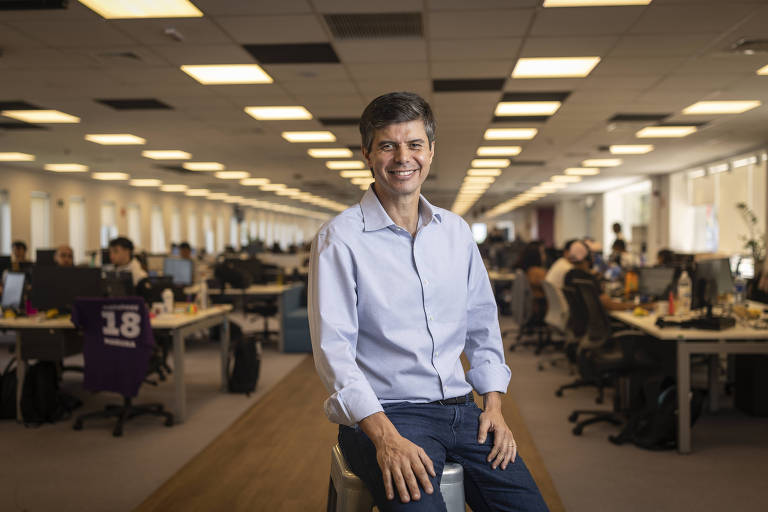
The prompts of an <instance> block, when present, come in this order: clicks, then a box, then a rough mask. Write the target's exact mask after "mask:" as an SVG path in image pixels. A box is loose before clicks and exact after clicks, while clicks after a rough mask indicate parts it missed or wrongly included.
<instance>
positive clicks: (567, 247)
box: [563, 238, 579, 251]
mask: <svg viewBox="0 0 768 512" xmlns="http://www.w3.org/2000/svg"><path fill="white" fill-rule="evenodd" d="M578 241H579V239H578V238H571V239H570V240H568V241H567V242H565V245H564V246H563V249H564V250H566V251H568V250H570V248H571V246H572V245H573V242H578Z"/></svg>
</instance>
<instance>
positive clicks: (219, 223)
mask: <svg viewBox="0 0 768 512" xmlns="http://www.w3.org/2000/svg"><path fill="white" fill-rule="evenodd" d="M225 225H226V224H225V223H224V216H223V215H222V214H219V215H218V216H217V217H216V252H219V253H222V252H224V245H225V242H224V226H225Z"/></svg>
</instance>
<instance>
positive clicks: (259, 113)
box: [245, 106, 312, 121]
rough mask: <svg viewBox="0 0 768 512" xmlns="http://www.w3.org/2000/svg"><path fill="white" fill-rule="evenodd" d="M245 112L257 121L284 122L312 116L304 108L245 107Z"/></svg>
mask: <svg viewBox="0 0 768 512" xmlns="http://www.w3.org/2000/svg"><path fill="white" fill-rule="evenodd" d="M245 112H246V113H247V114H248V115H249V116H251V117H253V118H254V119H258V120H259V121H284V120H292V119H312V114H310V112H309V110H307V109H305V108H304V107H300V106H296V107H245Z"/></svg>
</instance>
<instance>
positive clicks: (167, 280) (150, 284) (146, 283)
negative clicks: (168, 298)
mask: <svg viewBox="0 0 768 512" xmlns="http://www.w3.org/2000/svg"><path fill="white" fill-rule="evenodd" d="M165 289H171V290H174V286H173V279H172V278H171V277H170V276H160V277H151V276H150V277H146V278H144V279H142V280H141V281H139V283H138V284H137V285H136V295H138V296H139V297H142V298H143V299H144V301H145V302H147V303H148V304H153V303H155V302H162V301H163V290H165ZM174 298H176V293H175V290H174Z"/></svg>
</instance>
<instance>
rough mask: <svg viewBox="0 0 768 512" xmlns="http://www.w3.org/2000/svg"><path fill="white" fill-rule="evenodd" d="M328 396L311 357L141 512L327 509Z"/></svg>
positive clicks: (518, 433) (540, 468) (556, 506)
mask: <svg viewBox="0 0 768 512" xmlns="http://www.w3.org/2000/svg"><path fill="white" fill-rule="evenodd" d="M326 397H327V393H326V391H325V388H324V387H323V385H322V383H321V382H320V379H319V378H318V377H317V374H316V373H315V367H314V364H313V361H312V358H311V357H309V356H308V357H307V358H306V360H304V361H302V362H301V363H299V365H298V366H297V368H296V369H295V370H294V371H292V372H291V373H290V374H288V375H287V376H286V377H285V378H284V379H283V380H282V381H280V382H279V383H278V384H277V385H275V387H274V388H273V389H272V391H270V392H269V393H267V394H266V395H265V396H264V397H263V398H262V399H261V400H259V402H257V403H256V404H254V405H253V407H251V408H250V409H249V410H248V411H246V412H245V413H244V414H243V415H242V416H241V417H240V418H239V419H238V420H237V421H235V422H234V423H233V424H232V426H231V427H229V428H228V429H227V430H225V431H224V432H223V433H222V434H221V435H219V436H218V437H217V438H216V439H215V440H214V441H213V442H212V443H211V444H210V445H208V447H206V448H205V449H204V450H203V451H202V452H200V453H199V454H198V455H197V456H195V457H194V458H193V459H192V460H190V461H189V462H188V463H187V464H186V465H185V466H184V467H183V468H182V469H181V470H179V472H178V473H176V474H175V475H174V476H173V477H171V478H170V479H169V480H168V481H167V482H165V483H164V484H163V485H162V486H161V487H160V488H159V489H157V491H155V492H154V493H153V494H152V495H151V496H150V497H149V498H147V499H146V500H145V501H144V503H142V504H141V505H140V506H139V507H138V508H137V511H139V512H150V511H166V510H185V511H198V510H199V511H209V510H234V511H239V510H243V511H245V510H248V511H270V512H271V511H276V512H281V511H285V512H295V511H321V510H325V502H326V497H327V491H328V476H329V469H330V450H331V447H332V446H333V445H334V443H335V442H336V432H337V427H336V425H333V424H331V423H330V422H328V420H327V419H326V418H325V416H324V414H323V409H322V404H323V400H325V398H326ZM504 411H505V417H506V418H507V421H508V422H509V424H510V428H512V430H513V432H514V434H515V438H516V439H517V442H518V444H519V445H520V451H521V453H522V455H523V457H524V458H525V460H526V464H528V467H529V469H530V470H531V473H532V474H533V476H534V478H535V479H536V482H537V483H538V485H539V488H540V489H541V490H542V493H543V495H544V498H545V500H546V501H547V503H548V504H549V506H550V509H551V510H552V511H553V512H559V511H561V510H563V506H562V503H561V502H560V498H559V496H558V495H557V491H556V490H555V488H554V486H553V484H552V479H551V478H550V477H549V474H548V473H547V470H546V468H545V467H544V464H543V463H542V461H541V457H540V456H539V454H538V451H537V450H536V447H535V445H534V444H533V441H532V440H531V437H530V434H529V433H528V431H527V429H526V428H525V423H524V422H523V420H522V418H521V416H520V413H519V411H518V410H517V407H516V406H515V405H514V403H513V402H512V400H510V399H507V400H505V404H504Z"/></svg>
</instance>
